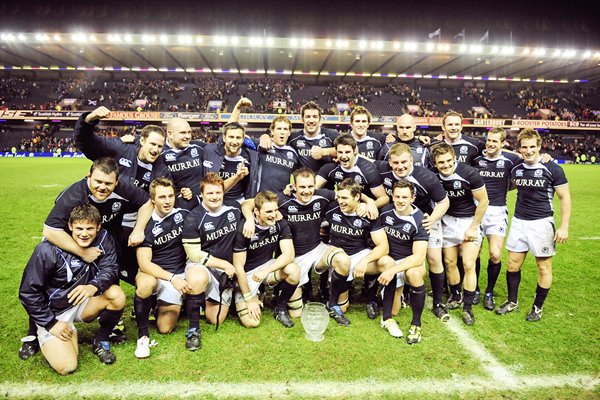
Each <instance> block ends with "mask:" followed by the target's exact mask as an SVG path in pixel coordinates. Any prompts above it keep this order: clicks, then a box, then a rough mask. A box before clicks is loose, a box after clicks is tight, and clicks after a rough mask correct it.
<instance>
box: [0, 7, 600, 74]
mask: <svg viewBox="0 0 600 400" xmlns="http://www.w3.org/2000/svg"><path fill="white" fill-rule="evenodd" d="M28 3H29V4H28ZM47 3H48V2H35V1H30V2H19V3H18V4H11V3H4V4H2V5H0V15H1V17H0V21H1V26H2V28H1V29H0V66H4V69H27V70H46V69H47V70H58V71H65V70H77V69H79V70H101V71H128V70H133V71H140V72H145V71H159V72H164V73H186V72H187V73H206V74H217V75H221V74H234V75H236V74H243V75H251V74H259V75H264V74H268V75H287V76H290V75H296V76H298V75H312V76H350V77H364V78H380V77H381V78H394V77H400V78H409V79H479V80H492V81H493V80H507V81H521V80H525V81H526V82H557V83H559V82H562V83H564V82H569V83H570V82H578V81H583V82H585V81H597V80H598V79H600V35H599V31H600V28H599V24H597V23H596V21H595V20H594V17H593V16H592V15H591V14H593V13H585V12H581V11H579V10H577V9H575V8H574V7H564V8H561V10H560V11H559V10H554V11H553V12H550V11H549V10H548V7H547V6H545V7H540V6H538V5H537V4H536V3H535V2H533V3H532V2H528V5H521V6H520V9H521V11H519V10H510V9H503V10H502V9H495V10H494V9H492V10H489V9H485V10H484V9H483V7H480V6H478V5H476V4H472V3H473V2H464V1H463V2H457V3H456V4H453V5H452V6H447V5H445V6H444V5H439V6H436V5H435V4H433V5H432V6H430V9H425V8H424V7H423V6H422V7H421V8H419V9H415V8H411V6H407V5H399V4H395V5H389V4H387V3H386V2H384V4H382V5H375V6H370V5H369V6H367V5H365V4H363V3H364V2H363V3H360V5H356V6H353V5H352V2H346V3H344V4H345V6H344V7H340V5H339V4H336V2H330V3H328V5H327V6H324V5H321V4H319V5H318V6H317V5H316V4H314V2H307V1H296V2H293V3H291V2H286V1H279V2H276V1H266V2H258V4H246V5H244V6H243V8H241V7H240V6H239V3H236V2H228V1H222V2H219V4H218V5H213V6H210V7H208V6H205V5H203V6H202V7H199V6H198V5H195V4H197V3H189V2H181V1H174V2H169V5H170V6H171V7H170V8H164V2H162V3H161V4H163V6H159V5H156V4H155V3H152V2H144V1H142V2H136V3H135V6H128V5H126V4H119V3H115V2H110V1H109V2H104V3H102V4H94V3H91V2H87V1H83V2H78V3H77V4H73V5H72V6H71V5H69V6H68V7H67V6H65V5H64V4H61V5H51V4H47ZM544 4H547V3H544ZM412 7H414V6H412ZM194 21H198V23H196V24H194ZM394 21H396V22H397V23H394ZM286 24H287V26H286ZM352 26H353V27H354V28H352ZM559 38H560V40H559ZM0 68H1V67H0Z"/></svg>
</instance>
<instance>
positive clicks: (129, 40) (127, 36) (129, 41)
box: [125, 33, 133, 43]
mask: <svg viewBox="0 0 600 400" xmlns="http://www.w3.org/2000/svg"><path fill="white" fill-rule="evenodd" d="M125 42H127V43H133V36H131V35H130V34H129V33H127V34H126V35H125Z"/></svg>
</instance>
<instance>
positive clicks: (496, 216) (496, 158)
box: [474, 128, 522, 311]
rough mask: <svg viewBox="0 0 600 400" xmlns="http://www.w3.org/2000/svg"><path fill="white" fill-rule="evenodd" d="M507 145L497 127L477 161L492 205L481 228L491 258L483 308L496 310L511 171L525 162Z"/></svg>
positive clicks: (506, 225) (476, 165)
mask: <svg viewBox="0 0 600 400" xmlns="http://www.w3.org/2000/svg"><path fill="white" fill-rule="evenodd" d="M505 144H506V131H505V130H504V129H502V128H494V129H492V130H490V131H489V132H488V134H487V139H486V141H485V150H484V152H483V154H482V155H481V156H478V157H476V158H475V159H474V166H475V169H477V170H478V171H479V175H481V177H482V178H483V181H484V182H485V188H486V190H487V193H488V198H489V200H490V205H489V206H488V208H487V210H486V212H485V215H484V217H483V220H482V221H481V228H482V231H483V234H484V235H485V236H487V239H488V245H489V258H488V266H487V275H488V278H487V287H486V289H485V294H484V297H483V308H485V309H486V310H490V311H491V310H494V308H495V307H496V303H495V301H494V287H495V286H496V281H497V280H498V275H499V274H500V268H501V261H502V259H501V257H502V247H503V245H504V237H505V236H506V230H507V228H508V208H507V207H506V194H507V193H508V190H509V187H510V171H511V170H512V169H513V167H514V166H515V165H518V164H520V163H521V162H522V160H521V159H520V158H519V157H517V156H516V155H514V154H512V153H506V152H503V151H502V149H503V148H504V145H505Z"/></svg>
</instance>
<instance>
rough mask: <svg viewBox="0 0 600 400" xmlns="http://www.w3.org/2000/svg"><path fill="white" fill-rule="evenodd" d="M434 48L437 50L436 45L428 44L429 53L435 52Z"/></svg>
mask: <svg viewBox="0 0 600 400" xmlns="http://www.w3.org/2000/svg"><path fill="white" fill-rule="evenodd" d="M434 48H435V44H433V43H427V46H426V49H427V51H433V49H434Z"/></svg>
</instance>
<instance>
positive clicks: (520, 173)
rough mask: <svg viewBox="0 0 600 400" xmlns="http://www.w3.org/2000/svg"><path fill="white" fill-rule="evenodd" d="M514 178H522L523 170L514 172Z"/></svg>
mask: <svg viewBox="0 0 600 400" xmlns="http://www.w3.org/2000/svg"><path fill="white" fill-rule="evenodd" d="M515 176H523V170H522V169H518V170H517V171H516V172H515Z"/></svg>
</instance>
